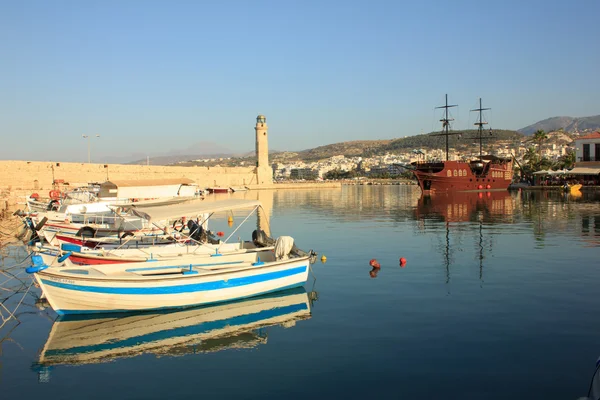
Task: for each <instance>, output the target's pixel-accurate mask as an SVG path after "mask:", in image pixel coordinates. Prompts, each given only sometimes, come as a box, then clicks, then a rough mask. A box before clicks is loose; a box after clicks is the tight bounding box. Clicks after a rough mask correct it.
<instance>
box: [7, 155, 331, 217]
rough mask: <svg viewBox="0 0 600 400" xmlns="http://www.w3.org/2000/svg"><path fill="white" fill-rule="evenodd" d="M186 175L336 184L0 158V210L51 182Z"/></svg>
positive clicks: (226, 181) (237, 170) (229, 172)
mask: <svg viewBox="0 0 600 400" xmlns="http://www.w3.org/2000/svg"><path fill="white" fill-rule="evenodd" d="M173 178H175V179H178V178H188V179H191V180H193V181H194V182H196V183H197V184H198V186H200V187H201V188H206V187H211V186H221V187H248V188H250V189H310V188H322V187H329V188H331V187H339V186H340V184H339V183H335V182H323V183H295V184H290V185H287V184H282V183H278V184H270V183H269V184H261V185H259V184H258V183H257V179H256V168H255V167H230V168H226V167H197V166H196V167H178V166H161V165H122V164H86V163H65V162H49V161H0V212H2V211H5V210H12V209H16V208H17V204H18V203H22V202H24V198H25V196H29V195H30V194H31V193H34V192H35V193H38V194H39V195H40V196H41V197H47V196H48V192H49V191H50V190H52V189H53V188H54V187H53V182H54V181H60V182H61V187H63V188H69V187H70V188H74V187H78V186H83V185H86V184H88V183H90V182H105V181H107V180H130V179H173Z"/></svg>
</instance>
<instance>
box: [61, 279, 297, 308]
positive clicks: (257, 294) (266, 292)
mask: <svg viewBox="0 0 600 400" xmlns="http://www.w3.org/2000/svg"><path fill="white" fill-rule="evenodd" d="M300 286H304V282H298V283H295V284H293V285H288V286H282V287H280V288H277V289H273V290H266V291H264V292H260V293H256V294H251V295H248V296H239V297H233V298H231V299H227V300H216V301H209V302H202V303H196V304H189V305H186V306H183V307H181V306H173V307H160V308H146V309H140V310H126V309H114V310H54V312H55V313H57V314H58V315H59V316H64V315H81V314H106V313H131V312H132V311H137V312H145V311H160V310H169V309H174V308H192V307H197V306H209V305H214V304H219V303H229V302H233V301H237V300H243V299H248V298H250V297H257V296H263V295H265V294H269V293H274V292H279V291H282V290H288V289H293V288H297V287H300Z"/></svg>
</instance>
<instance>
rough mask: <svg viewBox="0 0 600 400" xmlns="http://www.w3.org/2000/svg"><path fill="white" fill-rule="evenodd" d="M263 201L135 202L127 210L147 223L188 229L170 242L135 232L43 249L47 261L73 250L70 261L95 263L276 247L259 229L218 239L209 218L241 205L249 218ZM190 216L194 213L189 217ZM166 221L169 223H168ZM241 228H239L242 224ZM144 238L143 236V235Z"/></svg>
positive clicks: (160, 226) (82, 263) (87, 263)
mask: <svg viewBox="0 0 600 400" xmlns="http://www.w3.org/2000/svg"><path fill="white" fill-rule="evenodd" d="M259 205H260V203H259V202H257V201H253V200H241V199H225V200H219V201H216V202H195V203H188V204H182V205H177V206H169V207H152V208H147V209H146V208H144V209H139V208H137V206H132V207H130V208H128V209H127V211H129V212H131V213H132V214H133V215H134V216H136V217H138V218H141V219H143V220H144V221H146V225H151V224H154V222H152V221H156V220H158V221H159V222H158V223H157V224H156V225H154V227H155V228H157V229H159V230H161V231H162V230H165V231H166V230H167V228H168V227H169V226H172V224H170V223H169V222H170V221H171V220H174V219H175V220H177V219H179V221H176V222H175V224H179V225H186V226H187V228H186V229H187V230H186V231H184V230H183V229H181V230H180V231H174V232H170V233H172V234H173V236H170V241H169V242H167V243H161V240H167V236H166V235H164V237H161V238H157V243H153V242H152V241H151V239H150V238H148V237H146V241H145V242H144V241H143V240H142V242H141V243H139V240H140V237H135V236H131V237H127V238H125V239H124V240H116V241H108V240H107V238H101V239H94V240H91V239H77V240H79V242H77V243H76V242H74V241H70V242H69V243H63V244H61V246H60V249H55V248H45V247H42V248H41V249H40V250H41V251H40V252H41V253H42V254H43V255H44V257H45V259H44V262H45V263H46V264H47V265H51V263H50V262H49V261H48V258H49V257H52V256H54V257H62V256H64V255H65V254H66V253H69V254H70V255H69V256H68V257H69V259H68V260H67V261H69V260H70V261H72V262H74V263H76V264H80V265H92V264H114V263H124V262H140V261H160V260H167V259H172V258H181V257H187V256H191V257H196V256H201V255H204V256H215V255H217V256H218V255H222V254H235V253H245V252H255V251H259V250H260V251H264V250H274V247H273V246H274V244H275V241H274V240H273V239H271V238H268V237H266V236H265V235H260V238H262V240H260V238H259V235H258V233H257V232H256V231H255V234H254V235H253V236H256V237H255V238H254V237H253V238H252V239H253V240H247V241H243V240H241V239H240V240H239V241H238V242H232V243H230V242H229V239H230V238H231V236H232V235H233V233H232V235H230V236H229V237H228V238H226V239H224V240H223V241H221V240H220V239H216V237H214V236H213V235H212V234H211V232H210V231H208V229H207V228H208V221H209V220H210V219H211V217H212V216H213V215H214V214H215V213H216V212H218V211H224V210H227V211H231V212H233V211H236V210H238V209H250V212H249V213H248V215H247V216H246V218H245V219H244V221H246V220H247V219H248V218H249V217H250V216H251V215H252V214H254V213H255V212H256V210H257V209H258V207H259ZM187 216H191V217H190V219H189V220H187V218H188V217H187ZM181 220H183V221H187V223H186V222H181ZM196 221H197V222H196ZM165 224H166V225H167V226H166V227H165ZM242 224H243V223H242ZM242 224H240V226H241V225H242ZM237 229H239V226H238V228H236V230H237ZM174 236H176V237H177V238H175V237H174ZM56 238H58V240H59V241H63V240H66V238H65V237H64V235H63V236H61V234H57V235H56ZM143 238H144V237H141V239H143ZM159 239H160V240H159ZM248 239H250V238H248ZM67 261H65V263H66V262H67Z"/></svg>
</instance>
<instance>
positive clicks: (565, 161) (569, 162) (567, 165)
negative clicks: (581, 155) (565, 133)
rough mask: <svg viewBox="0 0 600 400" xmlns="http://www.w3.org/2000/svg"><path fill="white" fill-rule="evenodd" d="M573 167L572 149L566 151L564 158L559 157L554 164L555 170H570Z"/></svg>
mask: <svg viewBox="0 0 600 400" xmlns="http://www.w3.org/2000/svg"><path fill="white" fill-rule="evenodd" d="M574 165H575V152H574V151H573V150H572V149H569V150H567V153H566V154H565V155H564V156H560V158H559V159H558V161H557V162H556V164H555V167H556V169H571V168H573V166H574Z"/></svg>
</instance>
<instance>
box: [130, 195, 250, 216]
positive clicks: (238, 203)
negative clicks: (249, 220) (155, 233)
mask: <svg viewBox="0 0 600 400" xmlns="http://www.w3.org/2000/svg"><path fill="white" fill-rule="evenodd" d="M258 206H260V201H258V200H244V199H226V200H216V201H210V200H209V201H206V200H199V201H193V202H191V203H185V204H175V205H169V206H156V207H143V208H138V207H136V205H135V203H133V204H131V205H127V206H125V207H123V209H124V211H129V212H131V213H132V214H134V215H136V216H138V217H140V218H144V219H147V220H148V221H154V222H158V221H165V220H173V219H178V218H181V217H187V218H196V217H198V216H200V215H202V214H212V213H215V212H221V211H230V210H231V211H233V210H238V209H243V208H246V209H248V208H255V207H258Z"/></svg>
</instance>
